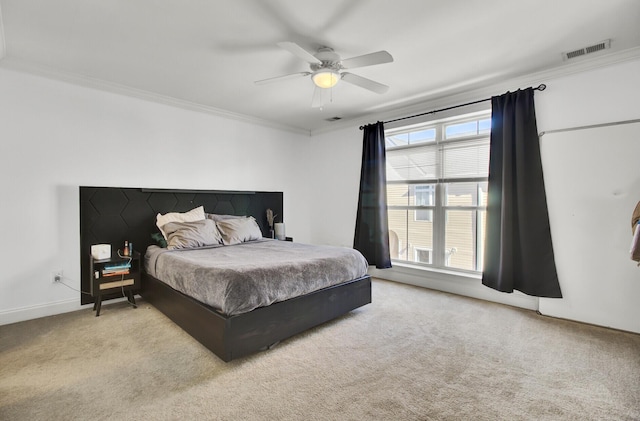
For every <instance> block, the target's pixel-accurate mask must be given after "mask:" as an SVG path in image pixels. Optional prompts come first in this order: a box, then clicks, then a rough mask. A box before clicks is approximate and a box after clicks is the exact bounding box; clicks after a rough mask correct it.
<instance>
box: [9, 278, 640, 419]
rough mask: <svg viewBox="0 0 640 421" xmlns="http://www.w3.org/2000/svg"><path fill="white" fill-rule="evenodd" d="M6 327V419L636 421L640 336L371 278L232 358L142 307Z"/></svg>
mask: <svg viewBox="0 0 640 421" xmlns="http://www.w3.org/2000/svg"><path fill="white" fill-rule="evenodd" d="M93 314H94V313H93V312H92V311H91V309H83V310H80V311H77V312H73V313H67V314H61V315H57V316H52V317H46V318H41V319H36V320H30V321H26V322H21V323H15V324H11V325H6V326H0V419H2V420H84V419H87V420H89V419H90V420H181V419H199V420H200V419H202V420H378V419H379V420H471V419H472V420H640V335H636V334H632V333H626V332H620V331H615V330H610V329H606V328H601V327H595V326H590V325H585V324H580V323H575V322H570V321H565V320H558V319H553V318H549V317H544V316H540V315H538V314H536V313H535V312H532V311H528V310H522V309H518V308H513V307H508V306H504V305H500V304H494V303H489V302H485V301H481V300H475V299H470V298H465V297H460V296H456V295H452V294H447V293H442V292H436V291H432V290H427V289H423V288H418V287H414V286H410V285H403V284H398V283H393V282H388V281H382V280H377V279H375V280H374V281H373V302H372V303H371V304H369V305H367V306H364V307H362V308H360V309H357V310H355V311H353V312H351V313H349V314H347V315H345V316H343V317H341V318H339V319H337V320H334V321H332V322H329V323H326V324H324V325H322V326H318V327H316V328H314V329H311V330H309V331H307V332H304V333H302V334H300V335H297V336H295V337H293V338H290V339H288V340H286V341H283V342H281V343H280V344H279V345H277V346H276V347H274V348H273V349H271V350H268V351H264V352H259V353H256V354H254V355H251V356H248V357H245V358H241V359H239V360H235V361H232V362H230V363H224V362H223V361H222V360H220V359H219V358H218V357H216V356H215V355H214V354H213V353H211V352H209V351H208V350H207V349H206V348H204V347H203V346H202V345H200V344H199V343H198V342H197V341H195V340H194V339H193V338H191V337H190V336H189V335H187V334H186V333H185V332H183V331H182V330H181V329H180V328H179V327H178V326H176V325H175V324H173V323H172V322H171V321H170V320H169V319H167V318H166V317H165V316H164V315H162V314H161V313H160V312H159V311H157V310H156V309H155V308H154V307H152V306H151V305H149V304H147V303H145V302H144V301H143V300H140V301H139V306H138V308H137V309H133V308H131V307H129V306H128V304H127V303H126V302H119V303H109V302H107V303H105V304H104V305H103V308H102V312H101V315H100V317H97V318H96V317H93Z"/></svg>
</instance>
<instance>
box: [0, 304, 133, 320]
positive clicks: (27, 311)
mask: <svg viewBox="0 0 640 421" xmlns="http://www.w3.org/2000/svg"><path fill="white" fill-rule="evenodd" d="M122 301H127V298H126V297H119V298H113V299H110V300H109V301H108V303H107V305H108V304H111V303H119V302H122ZM103 304H104V302H103ZM138 305H139V304H138ZM89 307H93V304H85V305H81V304H80V300H79V299H78V298H71V299H68V300H61V301H55V302H52V303H46V304H37V305H33V306H27V307H21V308H13V309H11V310H2V311H0V326H2V325H8V324H11V323H18V322H24V321H26V320H32V319H39V318H40V317H48V316H56V315H58V314H63V313H70V312H72V311H78V310H83V309H86V308H89ZM103 308H104V307H103ZM92 317H93V315H92Z"/></svg>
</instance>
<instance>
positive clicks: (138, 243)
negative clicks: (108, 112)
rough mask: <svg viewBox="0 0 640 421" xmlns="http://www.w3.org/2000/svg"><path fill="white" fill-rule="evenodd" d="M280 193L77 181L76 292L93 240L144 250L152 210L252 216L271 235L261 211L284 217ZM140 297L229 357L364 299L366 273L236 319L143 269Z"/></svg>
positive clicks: (84, 280) (86, 276)
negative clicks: (199, 209) (94, 184)
mask: <svg viewBox="0 0 640 421" xmlns="http://www.w3.org/2000/svg"><path fill="white" fill-rule="evenodd" d="M282 198H283V194H282V192H247V191H245V192H237V191H236V192H230V191H202V190H195V191H194V190H166V189H140V188H117V187H84V186H81V187H80V253H81V256H80V266H81V272H82V274H81V275H82V276H81V286H82V290H83V291H87V290H89V283H90V281H91V273H90V269H89V255H90V248H91V245H92V244H99V243H108V244H111V245H112V248H113V250H112V253H115V252H116V250H117V249H118V248H119V246H120V244H123V243H124V241H125V240H127V241H130V242H132V243H133V245H134V248H135V249H136V250H138V251H140V252H141V253H142V254H144V251H145V250H146V248H147V247H148V246H149V245H150V244H152V240H151V234H152V233H154V232H157V227H156V226H155V217H156V214H157V213H167V212H186V211H188V210H190V209H193V208H194V207H197V206H200V205H203V206H204V207H205V212H208V213H217V214H234V215H252V216H254V218H256V221H257V222H258V225H260V228H261V230H262V232H263V235H265V234H267V233H268V232H269V231H268V225H267V221H266V209H267V208H270V209H272V210H273V212H274V214H278V215H279V218H278V219H279V220H282V219H280V218H282V215H283V201H282ZM265 236H267V235H265ZM120 247H121V246H120ZM140 295H141V296H142V297H143V298H144V299H145V300H146V301H147V302H149V303H150V304H152V305H153V306H154V307H156V308H157V309H158V310H160V311H161V312H162V313H164V314H165V315H166V316H167V317H169V319H171V320H172V321H173V322H174V323H176V324H177V325H178V326H180V327H181V328H182V329H184V330H185V331H186V332H187V333H189V334H190V335H191V336H193V337H194V338H195V339H196V340H198V341H199V342H200V343H202V344H203V345H204V346H206V347H207V348H208V349H210V350H211V351H212V352H213V353H214V354H216V355H217V356H218V357H220V358H221V359H222V360H224V361H231V360H232V359H235V358H239V357H242V356H245V355H248V354H251V353H254V352H256V351H258V350H262V349H266V348H269V347H271V346H272V345H274V344H276V343H278V342H279V341H282V340H284V339H287V338H289V337H291V336H293V335H295V334H297V333H300V332H303V331H305V330H307V329H310V328H312V327H314V326H317V325H320V324H322V323H325V322H327V321H329V320H332V319H335V318H337V317H339V316H341V315H343V314H346V313H348V312H350V311H351V310H354V309H356V308H358V307H361V306H363V305H366V304H368V303H370V302H371V278H370V277H369V276H364V277H362V278H358V279H354V280H350V281H348V282H344V283H342V284H339V285H336V286H333V287H329V288H325V289H322V290H319V291H315V292H313V293H310V294H307V295H304V296H300V297H296V298H293V299H290V300H287V301H283V302H280V303H276V304H272V305H270V306H268V307H261V308H258V309H256V310H253V311H251V312H249V313H244V314H239V315H236V316H225V315H222V314H220V313H219V312H217V311H216V310H215V309H213V308H212V307H209V306H207V305H205V304H203V303H201V302H199V301H197V300H195V299H193V298H191V297H189V296H187V295H185V294H183V293H181V292H179V291H176V290H174V289H173V288H171V287H169V286H168V285H166V284H165V283H163V282H161V281H159V280H157V279H155V278H154V277H153V276H151V275H149V274H146V273H143V274H142V290H141V291H140ZM115 297H116V296H114V297H112V298H115ZM108 298H109V297H107V299H108ZM103 299H105V298H104V297H103ZM81 302H82V304H88V303H91V302H93V298H92V297H90V296H86V295H83V294H81Z"/></svg>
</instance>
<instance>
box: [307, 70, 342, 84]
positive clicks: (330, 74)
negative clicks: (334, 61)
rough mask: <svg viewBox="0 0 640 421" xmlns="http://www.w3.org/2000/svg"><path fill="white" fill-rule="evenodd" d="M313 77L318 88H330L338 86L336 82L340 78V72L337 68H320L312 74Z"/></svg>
mask: <svg viewBox="0 0 640 421" xmlns="http://www.w3.org/2000/svg"><path fill="white" fill-rule="evenodd" d="M311 79H312V80H313V83H315V84H316V86H317V87H318V88H324V89H328V88H333V87H334V86H336V83H338V81H339V80H340V74H339V73H338V72H336V71H335V70H327V69H324V70H318V71H317V72H315V73H314V74H313V75H311Z"/></svg>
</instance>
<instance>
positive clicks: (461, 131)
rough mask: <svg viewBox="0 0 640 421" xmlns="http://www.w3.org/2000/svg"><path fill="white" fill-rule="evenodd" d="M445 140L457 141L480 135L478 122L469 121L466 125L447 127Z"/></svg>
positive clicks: (459, 124)
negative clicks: (456, 139) (460, 138)
mask: <svg viewBox="0 0 640 421" xmlns="http://www.w3.org/2000/svg"><path fill="white" fill-rule="evenodd" d="M444 133H445V139H455V138H458V137H464V136H473V135H475V134H478V121H477V120H474V121H467V122H466V123H458V124H451V125H449V126H445V131H444Z"/></svg>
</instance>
